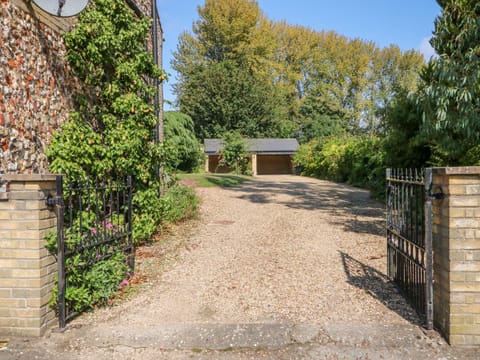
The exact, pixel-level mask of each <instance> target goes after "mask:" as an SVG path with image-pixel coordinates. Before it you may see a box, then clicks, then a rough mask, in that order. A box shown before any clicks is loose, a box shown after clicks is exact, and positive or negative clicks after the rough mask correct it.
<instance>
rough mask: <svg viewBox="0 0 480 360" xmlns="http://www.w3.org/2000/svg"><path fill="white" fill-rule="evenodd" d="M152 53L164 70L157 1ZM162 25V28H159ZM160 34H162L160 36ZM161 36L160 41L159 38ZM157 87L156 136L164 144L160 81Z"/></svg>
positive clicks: (157, 80)
mask: <svg viewBox="0 0 480 360" xmlns="http://www.w3.org/2000/svg"><path fill="white" fill-rule="evenodd" d="M151 16H152V51H153V59H154V61H155V64H156V65H157V66H158V67H159V68H160V69H161V68H162V48H163V46H162V45H163V44H162V42H163V31H162V26H161V24H160V18H159V16H158V11H157V3H156V0H152V14H151ZM159 25H160V27H159ZM159 32H160V34H159ZM159 35H160V41H159V39H158V36H159ZM159 54H160V56H159ZM154 86H155V89H156V91H155V99H154V108H155V116H156V117H157V129H156V134H155V140H156V141H157V142H163V140H164V132H163V101H161V100H162V99H163V85H162V84H161V83H160V81H159V79H157V78H156V79H154Z"/></svg>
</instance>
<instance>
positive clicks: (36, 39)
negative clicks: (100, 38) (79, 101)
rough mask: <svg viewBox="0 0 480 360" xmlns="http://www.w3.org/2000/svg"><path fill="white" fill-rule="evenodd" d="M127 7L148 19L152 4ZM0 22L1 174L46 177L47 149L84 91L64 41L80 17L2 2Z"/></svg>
mask: <svg viewBox="0 0 480 360" xmlns="http://www.w3.org/2000/svg"><path fill="white" fill-rule="evenodd" d="M127 2H129V3H132V4H136V5H137V6H138V9H139V10H140V11H141V12H142V13H143V14H144V15H145V16H150V4H151V0H140V1H133V0H131V1H127ZM0 19H1V21H0V175H1V174H43V173H46V172H47V166H48V164H47V159H46V156H45V148H46V146H47V145H48V144H49V143H50V140H51V138H52V134H53V132H54V131H55V130H57V129H58V128H59V126H60V125H61V124H62V123H64V122H65V121H66V120H67V119H68V118H69V113H70V110H71V109H72V107H73V101H72V94H73V93H74V92H75V91H78V90H79V89H80V86H81V84H79V82H78V80H77V79H76V78H75V77H74V76H73V75H72V74H71V73H70V71H69V68H68V66H67V64H66V61H65V46H64V43H63V40H62V37H61V33H62V32H64V31H68V30H69V29H70V28H71V27H72V26H73V25H74V23H75V21H76V18H75V17H72V18H57V17H53V16H50V15H48V14H46V13H45V12H43V11H42V10H40V9H39V8H37V7H36V6H35V5H34V3H33V2H31V1H26V0H0ZM160 39H161V36H160Z"/></svg>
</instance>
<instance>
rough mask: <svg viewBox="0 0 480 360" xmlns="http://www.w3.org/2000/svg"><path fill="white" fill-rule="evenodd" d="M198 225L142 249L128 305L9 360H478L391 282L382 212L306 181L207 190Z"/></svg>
mask: <svg viewBox="0 0 480 360" xmlns="http://www.w3.org/2000/svg"><path fill="white" fill-rule="evenodd" d="M198 192H199V195H200V196H201V198H202V207H201V218H200V219H199V221H197V222H196V223H195V225H194V226H193V228H190V229H187V230H185V229H184V230H183V231H180V232H179V233H178V234H177V235H174V236H173V237H172V238H171V239H170V240H169V241H166V242H157V243H155V244H153V245H152V246H149V247H144V248H142V249H139V256H138V259H137V273H140V274H144V275H146V278H147V280H146V282H145V284H144V285H143V287H142V288H141V289H140V290H139V291H138V293H136V294H135V296H133V297H132V299H131V300H128V301H123V302H121V303H120V304H118V305H116V306H114V307H111V308H107V309H100V310H98V311H96V312H95V313H93V314H86V315H84V316H82V317H80V318H79V319H76V320H74V321H73V322H72V323H71V324H70V325H69V329H68V330H67V332H65V333H63V334H58V333H54V332H49V333H48V334H47V335H46V336H45V337H43V338H42V339H38V340H32V339H28V340H26V339H14V340H13V341H12V342H11V344H10V345H9V346H8V347H7V349H4V350H3V351H0V359H2V355H4V356H5V357H4V358H5V359H27V358H28V359H30V358H34V357H35V356H37V358H51V359H56V358H58V359H60V358H65V356H68V358H70V359H77V358H78V359H110V358H112V357H113V358H119V359H183V358H195V359H197V358H198V359H200V358H205V359H247V358H248V359H257V358H268V359H356V358H358V359H377V358H378V359H382V358H384V359H397V358H398V359H406V358H407V359H408V358H411V359H415V358H419V357H420V358H430V359H456V358H458V359H467V358H471V359H474V358H476V353H475V352H474V351H470V352H469V351H468V350H459V349H453V348H450V347H449V346H448V345H447V344H446V343H445V341H444V340H443V339H442V338H441V337H440V336H439V335H438V334H437V333H435V332H426V331H423V330H422V329H421V327H420V326H419V325H421V322H420V320H419V318H418V317H417V315H416V313H415V312H414V311H413V310H412V308H411V307H410V306H409V305H408V303H406V301H405V300H404V299H403V297H402V296H401V294H399V292H398V291H397V289H396V287H395V286H394V285H393V284H391V283H390V282H389V280H388V279H387V278H386V276H385V269H386V242H385V236H384V207H383V205H382V204H379V203H377V202H375V201H373V200H371V199H370V197H369V193H368V192H366V191H363V190H360V189H357V188H353V187H349V186H346V185H338V184H334V183H331V182H327V181H321V180H316V179H310V178H304V177H298V176H262V177H258V178H255V179H254V180H252V181H249V182H246V183H244V184H242V185H241V186H238V187H233V188H226V189H222V188H205V189H198Z"/></svg>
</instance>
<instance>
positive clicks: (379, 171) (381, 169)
mask: <svg viewBox="0 0 480 360" xmlns="http://www.w3.org/2000/svg"><path fill="white" fill-rule="evenodd" d="M384 157H385V153H384V150H383V143H382V141H381V139H380V138H378V137H334V138H330V139H329V140H327V141H326V142H325V143H321V142H320V141H319V140H313V141H310V142H309V143H307V144H305V145H302V146H300V149H299V150H298V152H297V154H296V156H295V159H294V161H295V164H296V166H297V167H298V168H299V169H300V172H301V174H302V175H306V176H313V177H319V178H322V179H327V180H332V181H338V182H347V183H349V184H351V185H354V186H359V187H364V188H367V189H369V190H372V191H373V193H374V195H375V196H377V197H378V196H381V195H382V194H383V192H384V184H385V165H384Z"/></svg>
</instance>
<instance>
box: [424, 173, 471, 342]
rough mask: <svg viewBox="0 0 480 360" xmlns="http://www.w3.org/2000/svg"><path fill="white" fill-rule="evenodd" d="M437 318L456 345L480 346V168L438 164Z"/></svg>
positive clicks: (435, 209) (435, 236) (435, 229)
mask: <svg viewBox="0 0 480 360" xmlns="http://www.w3.org/2000/svg"><path fill="white" fill-rule="evenodd" d="M432 172H433V186H432V192H433V193H439V192H440V191H441V192H443V194H444V197H443V199H439V200H434V201H433V209H432V211H433V251H434V271H433V272H434V322H435V326H436V327H437V328H438V329H439V330H440V331H441V332H442V333H443V334H444V336H445V337H446V338H447V340H448V341H449V343H450V344H451V345H466V346H472V345H475V346H479V345H480V167H478V166H477V167H453V168H449V167H446V168H434V169H433V171H432Z"/></svg>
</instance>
